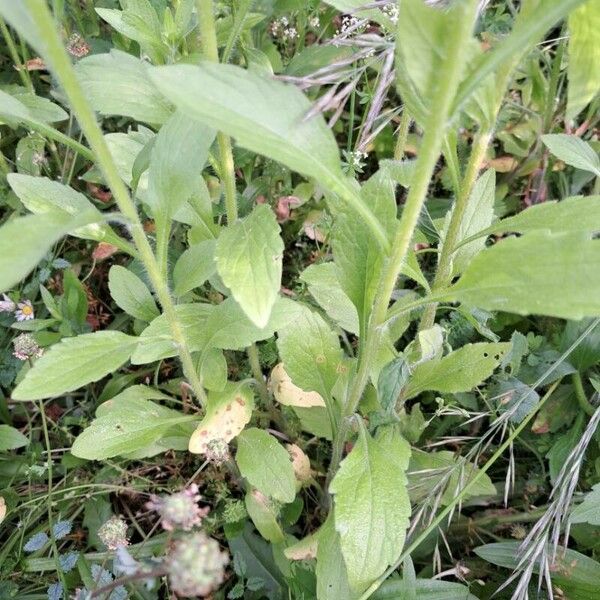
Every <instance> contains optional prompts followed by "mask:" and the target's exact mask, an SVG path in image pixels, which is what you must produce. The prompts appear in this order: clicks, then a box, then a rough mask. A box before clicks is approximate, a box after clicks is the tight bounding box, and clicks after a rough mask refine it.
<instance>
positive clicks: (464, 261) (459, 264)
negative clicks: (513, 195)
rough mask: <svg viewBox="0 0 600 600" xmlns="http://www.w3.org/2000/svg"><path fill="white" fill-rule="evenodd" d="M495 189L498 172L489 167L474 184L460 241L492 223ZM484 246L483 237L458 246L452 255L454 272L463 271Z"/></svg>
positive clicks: (460, 231) (460, 233)
mask: <svg viewBox="0 0 600 600" xmlns="http://www.w3.org/2000/svg"><path fill="white" fill-rule="evenodd" d="M495 191H496V173H495V171H494V170H493V169H489V170H488V171H486V172H485V173H484V174H483V175H481V177H480V178H479V179H478V180H477V182H476V183H475V185H474V186H473V190H472V191H471V196H470V197H469V201H468V203H467V207H466V209H465V213H464V215H463V218H462V220H461V223H460V228H459V234H458V238H457V241H458V242H460V241H462V240H465V239H467V238H468V237H470V236H472V235H473V234H476V233H478V232H479V231H481V230H482V229H485V228H486V227H488V226H489V225H490V224H491V223H492V220H493V218H494V199H495ZM484 247H485V238H484V237H481V238H479V239H475V240H473V241H472V242H469V243H468V244H465V245H463V246H461V247H460V248H458V249H457V250H456V251H455V252H454V254H453V255H452V268H453V273H454V274H457V273H462V272H463V271H464V269H465V268H466V266H467V265H468V264H469V262H470V261H471V259H472V258H473V257H474V256H475V255H476V254H478V253H479V252H480V251H481V250H482V249H483V248H484Z"/></svg>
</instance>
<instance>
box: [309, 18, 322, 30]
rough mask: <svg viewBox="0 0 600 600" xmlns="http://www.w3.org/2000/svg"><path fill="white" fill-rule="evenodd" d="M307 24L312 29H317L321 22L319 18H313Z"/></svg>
mask: <svg viewBox="0 0 600 600" xmlns="http://www.w3.org/2000/svg"><path fill="white" fill-rule="evenodd" d="M308 24H309V25H310V26H311V27H312V28H313V29H317V28H318V27H319V26H320V25H321V20H320V19H319V17H317V16H314V17H310V19H308Z"/></svg>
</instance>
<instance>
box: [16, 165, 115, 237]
mask: <svg viewBox="0 0 600 600" xmlns="http://www.w3.org/2000/svg"><path fill="white" fill-rule="evenodd" d="M6 179H7V180H8V183H9V185H10V187H11V188H12V190H13V191H14V193H15V194H16V195H17V196H18V198H19V200H20V201H21V202H22V203H23V205H24V206H25V208H27V210H30V211H31V212H32V213H34V214H39V215H64V216H67V215H68V216H71V217H77V218H83V219H88V218H89V220H90V221H96V222H95V223H94V224H92V225H87V226H85V227H80V228H78V229H76V230H74V231H71V232H70V233H71V234H72V235H75V236H77V237H81V238H84V239H89V240H96V241H102V240H112V239H113V238H114V237H116V234H115V233H114V232H113V231H112V230H111V228H110V227H109V226H108V225H106V224H104V223H102V222H101V221H102V220H103V219H104V216H103V215H102V213H101V212H100V211H99V210H98V209H97V208H96V207H95V206H94V205H93V204H92V203H91V202H90V201H89V200H88V199H87V198H86V197H85V196H84V195H83V194H80V193H79V192H76V191H75V190H74V189H73V188H71V187H69V186H66V185H63V184H62V183H59V182H58V181H52V180H51V179H48V178H47V177H32V176H31V175H23V174H20V173H10V174H9V175H8V176H7V178H6Z"/></svg>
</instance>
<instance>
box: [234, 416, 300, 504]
mask: <svg viewBox="0 0 600 600" xmlns="http://www.w3.org/2000/svg"><path fill="white" fill-rule="evenodd" d="M237 446H238V449H237V453H236V455H235V461H236V463H237V465H238V467H239V469H240V472H241V474H242V476H243V477H245V478H246V479H247V480H248V482H249V483H250V484H251V485H253V486H254V487H255V488H256V489H258V490H259V491H260V492H262V493H263V494H264V495H265V496H268V497H269V498H273V499H275V500H278V501H279V502H285V503H288V502H292V501H293V500H294V497H295V496H296V483H295V481H296V480H295V477H294V469H293V467H292V463H291V461H290V456H289V454H288V453H287V450H286V449H285V448H284V447H283V446H282V445H281V444H280V443H279V442H278V441H277V440H276V439H275V438H274V437H273V436H272V435H270V434H268V433H267V432H266V431H263V430H262V429H256V428H252V429H246V430H245V431H243V432H242V433H241V434H240V435H239V436H238V439H237Z"/></svg>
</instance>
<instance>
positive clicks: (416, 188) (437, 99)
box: [327, 0, 477, 484]
mask: <svg viewBox="0 0 600 600" xmlns="http://www.w3.org/2000/svg"><path fill="white" fill-rule="evenodd" d="M462 10H463V15H462V18H461V19H460V24H459V25H458V26H457V27H456V29H454V30H452V31H449V32H448V35H447V42H446V49H445V53H444V62H443V65H441V66H440V69H441V72H443V73H444V76H443V77H440V78H439V80H438V82H437V85H436V86H435V89H434V90H433V91H432V97H433V101H432V103H431V107H430V111H429V117H428V119H427V124H426V127H425V134H424V136H423V141H422V144H421V150H420V152H419V158H418V159H417V164H416V167H415V173H414V177H413V181H412V184H411V187H410V191H409V193H408V196H407V199H406V204H405V207H404V210H403V212H402V217H401V219H400V222H399V223H398V225H397V227H396V233H395V235H394V240H393V243H392V248H391V252H390V256H389V257H388V259H387V264H386V267H385V268H384V270H383V272H382V275H381V279H380V281H379V285H378V291H377V294H376V295H375V298H376V299H375V303H374V306H373V310H372V312H371V317H370V319H369V325H368V328H367V333H366V336H365V340H364V342H363V341H362V340H361V343H360V346H359V353H358V369H357V373H356V375H355V377H354V381H353V383H352V386H351V389H350V393H349V395H348V398H347V401H346V403H345V406H344V411H343V415H342V419H341V422H340V426H339V429H338V432H337V435H336V436H335V439H334V443H333V451H332V458H331V463H330V466H329V472H328V475H327V483H328V484H329V483H330V482H331V480H332V479H333V477H334V475H335V473H336V471H337V469H338V467H339V463H340V461H341V458H342V453H343V449H344V443H345V441H346V435H347V434H348V430H349V423H348V421H349V417H350V416H351V415H352V414H354V412H355V411H356V409H357V407H358V403H359V402H360V399H361V397H362V395H363V392H364V390H365V387H366V385H367V382H368V379H369V371H370V368H371V363H372V360H373V357H374V356H375V355H376V353H377V352H376V351H377V347H378V343H379V340H380V337H381V330H382V325H383V324H384V323H385V320H386V315H387V310H388V306H389V303H390V299H391V297H392V292H393V291H394V287H395V285H396V280H397V279H398V276H399V275H400V271H401V269H402V266H403V265H404V261H405V259H406V253H407V251H408V249H409V246H410V242H411V240H412V237H413V233H414V230H415V228H416V226H417V221H418V219H419V215H420V213H421V209H422V208H423V204H424V202H425V198H426V195H427V189H428V187H429V182H430V180H431V177H432V175H433V171H434V169H435V165H436V163H437V161H438V158H439V155H440V150H441V146H442V141H443V137H444V132H445V130H446V127H447V125H448V120H449V116H450V110H451V106H452V101H453V99H454V95H455V94H456V90H457V89H458V84H459V81H460V78H461V74H462V67H463V64H464V61H465V58H466V49H467V46H468V42H469V40H470V39H471V30H472V28H473V23H474V21H475V15H476V12H477V2H476V1H475V0H469V2H467V3H466V4H465V6H464V8H463V9H462Z"/></svg>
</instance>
